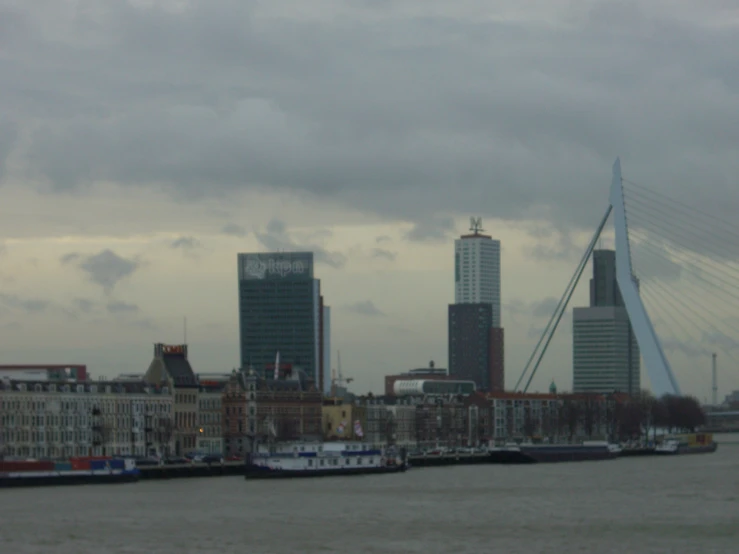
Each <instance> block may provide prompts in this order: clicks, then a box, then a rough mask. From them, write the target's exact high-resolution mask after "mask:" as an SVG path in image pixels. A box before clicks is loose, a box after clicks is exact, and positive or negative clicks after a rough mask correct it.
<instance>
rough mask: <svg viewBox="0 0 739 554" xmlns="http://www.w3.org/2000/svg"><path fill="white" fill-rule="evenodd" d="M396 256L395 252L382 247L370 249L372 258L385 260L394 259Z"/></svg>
mask: <svg viewBox="0 0 739 554" xmlns="http://www.w3.org/2000/svg"><path fill="white" fill-rule="evenodd" d="M396 256H397V254H396V253H395V252H391V251H390V250H385V249H384V248H374V249H373V250H372V257H373V258H384V259H386V260H390V261H394V260H395V257H396Z"/></svg>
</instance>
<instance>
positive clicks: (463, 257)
mask: <svg viewBox="0 0 739 554" xmlns="http://www.w3.org/2000/svg"><path fill="white" fill-rule="evenodd" d="M470 231H471V233H470V234H467V235H462V236H461V237H460V238H458V239H457V240H455V241H454V281H455V290H454V303H455V304H477V303H487V304H492V306H493V327H500V241H499V240H493V238H492V237H491V236H489V235H483V234H482V233H483V229H482V221H481V220H480V219H479V218H477V219H475V218H472V220H471V225H470Z"/></svg>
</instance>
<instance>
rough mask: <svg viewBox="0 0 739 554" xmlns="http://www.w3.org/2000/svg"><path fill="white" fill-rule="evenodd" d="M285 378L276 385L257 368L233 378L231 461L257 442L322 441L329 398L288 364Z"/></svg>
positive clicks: (227, 412)
mask: <svg viewBox="0 0 739 554" xmlns="http://www.w3.org/2000/svg"><path fill="white" fill-rule="evenodd" d="M273 367H274V366H273ZM269 369H271V370H272V371H268V373H270V374H271V373H272V372H273V368H269ZM280 374H281V376H280V378H278V379H276V380H275V379H265V378H264V377H262V376H261V375H260V374H259V373H257V371H255V370H254V369H253V368H249V369H247V370H239V371H237V370H234V372H233V373H232V375H231V379H230V380H229V382H228V383H227V384H226V386H225V388H224V390H223V400H222V406H223V421H224V424H223V428H224V450H225V453H226V455H227V456H243V455H244V454H245V453H246V452H249V451H251V449H252V448H253V441H255V440H256V441H259V442H265V441H268V440H276V441H287V440H298V439H301V440H320V439H321V437H322V403H323V396H322V394H321V391H319V390H318V389H317V388H316V386H315V383H314V381H313V378H312V376H310V375H308V374H307V373H306V372H305V371H303V370H302V369H300V368H298V367H295V366H292V365H291V364H284V365H283V364H282V363H281V364H280Z"/></svg>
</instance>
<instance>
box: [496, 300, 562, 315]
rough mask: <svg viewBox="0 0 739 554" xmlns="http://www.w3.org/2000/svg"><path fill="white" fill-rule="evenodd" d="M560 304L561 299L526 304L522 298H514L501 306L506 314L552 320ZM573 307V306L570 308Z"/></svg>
mask: <svg viewBox="0 0 739 554" xmlns="http://www.w3.org/2000/svg"><path fill="white" fill-rule="evenodd" d="M558 303H559V298H554V297H552V296H548V297H546V298H542V299H541V300H534V301H531V302H526V301H524V300H521V299H520V298H514V299H513V300H511V301H510V302H507V303H505V304H503V305H502V306H501V308H502V310H503V311H504V312H507V313H508V314H510V315H512V316H514V317H515V316H527V317H536V318H550V317H552V314H553V313H554V310H555V309H556V307H557V304H558ZM570 307H572V306H570Z"/></svg>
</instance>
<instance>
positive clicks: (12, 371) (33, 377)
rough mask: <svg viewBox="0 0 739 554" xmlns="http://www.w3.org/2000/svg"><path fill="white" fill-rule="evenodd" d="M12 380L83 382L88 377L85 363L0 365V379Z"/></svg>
mask: <svg viewBox="0 0 739 554" xmlns="http://www.w3.org/2000/svg"><path fill="white" fill-rule="evenodd" d="M2 378H8V379H10V380H13V381H36V382H40V381H55V382H61V381H66V382H69V383H84V382H85V381H87V380H88V379H89V376H88V374H87V366H86V365H79V364H77V365H74V364H52V365H49V364H35V365H30V364H27V365H0V379H2Z"/></svg>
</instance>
